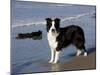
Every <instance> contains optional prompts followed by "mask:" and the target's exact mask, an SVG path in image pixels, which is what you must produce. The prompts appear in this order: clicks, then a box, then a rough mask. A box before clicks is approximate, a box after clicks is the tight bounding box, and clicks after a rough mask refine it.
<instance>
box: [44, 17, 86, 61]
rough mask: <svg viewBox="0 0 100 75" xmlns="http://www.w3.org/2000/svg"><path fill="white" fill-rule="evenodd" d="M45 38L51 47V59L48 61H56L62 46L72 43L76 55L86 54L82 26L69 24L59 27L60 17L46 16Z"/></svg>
mask: <svg viewBox="0 0 100 75" xmlns="http://www.w3.org/2000/svg"><path fill="white" fill-rule="evenodd" d="M46 28H47V32H48V33H47V38H48V41H49V45H50V48H51V60H50V61H49V63H57V61H58V60H59V54H60V52H61V50H62V48H64V47H66V46H68V45H70V44H73V45H74V46H75V47H76V48H77V53H76V56H79V55H81V54H83V55H84V56H87V52H86V49H85V45H84V44H85V37H84V32H83V30H82V28H80V27H79V26H76V25H70V26H67V27H64V28H60V19H59V18H56V19H54V20H52V19H51V18H46Z"/></svg>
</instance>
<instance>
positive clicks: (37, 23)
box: [12, 11, 95, 28]
mask: <svg viewBox="0 0 100 75" xmlns="http://www.w3.org/2000/svg"><path fill="white" fill-rule="evenodd" d="M94 13H95V12H94V11H93V12H91V13H83V14H79V15H76V16H71V17H65V18H61V22H64V21H71V20H77V19H79V18H82V17H84V16H91V15H93V14H94ZM45 24H46V22H45V21H38V22H31V23H25V24H23V23H22V24H17V25H12V28H15V27H23V26H32V25H45Z"/></svg>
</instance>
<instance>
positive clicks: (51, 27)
mask: <svg viewBox="0 0 100 75" xmlns="http://www.w3.org/2000/svg"><path fill="white" fill-rule="evenodd" d="M59 26H60V19H59V18H55V19H54V20H52V19H51V18H46V27H47V32H49V31H51V32H52V33H58V32H59Z"/></svg>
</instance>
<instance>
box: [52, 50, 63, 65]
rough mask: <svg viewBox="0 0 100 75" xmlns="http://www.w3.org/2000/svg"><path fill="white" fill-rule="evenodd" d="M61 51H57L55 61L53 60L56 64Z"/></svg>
mask: <svg viewBox="0 0 100 75" xmlns="http://www.w3.org/2000/svg"><path fill="white" fill-rule="evenodd" d="M60 52H61V51H55V59H54V62H53V63H54V64H56V63H57V62H58V60H59V55H60Z"/></svg>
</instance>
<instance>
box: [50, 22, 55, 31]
mask: <svg viewBox="0 0 100 75" xmlns="http://www.w3.org/2000/svg"><path fill="white" fill-rule="evenodd" d="M54 25H55V22H54V21H52V26H51V28H50V30H52V29H55V26H54Z"/></svg>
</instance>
